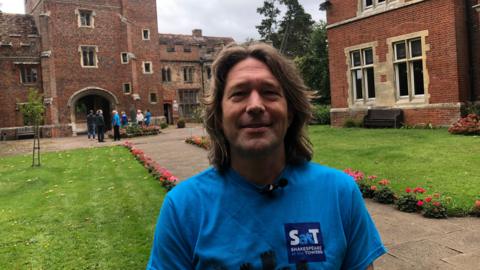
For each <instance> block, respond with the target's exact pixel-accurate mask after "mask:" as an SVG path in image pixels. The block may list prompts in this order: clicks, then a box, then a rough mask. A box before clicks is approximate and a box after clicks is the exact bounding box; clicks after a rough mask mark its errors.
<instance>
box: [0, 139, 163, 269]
mask: <svg viewBox="0 0 480 270" xmlns="http://www.w3.org/2000/svg"><path fill="white" fill-rule="evenodd" d="M30 165H31V156H30V155H29V156H15V157H8V158H0V269H144V268H145V266H146V263H147V261H148V257H149V252H150V247H151V242H152V238H153V231H154V227H155V222H156V218H157V215H158V211H159V209H160V206H161V203H162V200H163V198H164V195H165V192H164V190H163V189H162V188H161V186H160V184H159V183H158V182H157V181H155V180H154V179H153V178H152V177H151V176H150V175H149V174H148V172H147V171H146V170H145V169H144V168H143V167H142V166H141V165H140V164H139V163H138V162H137V161H136V160H135V159H134V158H133V156H132V155H131V154H130V153H129V152H128V150H127V149H125V148H122V147H104V148H95V149H83V150H75V151H68V152H56V153H45V154H42V166H41V167H39V168H31V167H30Z"/></svg>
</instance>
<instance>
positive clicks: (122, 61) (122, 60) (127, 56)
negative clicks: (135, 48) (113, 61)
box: [120, 52, 130, 64]
mask: <svg viewBox="0 0 480 270" xmlns="http://www.w3.org/2000/svg"><path fill="white" fill-rule="evenodd" d="M124 55H125V56H126V59H127V61H124V58H123V56H124ZM120 62H121V63H122V64H128V63H129V62H130V56H129V53H128V52H121V53H120Z"/></svg>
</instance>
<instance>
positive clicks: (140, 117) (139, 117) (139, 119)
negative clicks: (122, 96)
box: [136, 110, 144, 126]
mask: <svg viewBox="0 0 480 270" xmlns="http://www.w3.org/2000/svg"><path fill="white" fill-rule="evenodd" d="M136 118H137V124H138V125H139V126H141V125H143V120H144V117H143V113H142V110H137V116H136Z"/></svg>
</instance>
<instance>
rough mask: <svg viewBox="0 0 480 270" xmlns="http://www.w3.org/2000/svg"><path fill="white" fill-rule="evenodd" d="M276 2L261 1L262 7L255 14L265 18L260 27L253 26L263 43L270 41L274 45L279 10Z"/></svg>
mask: <svg viewBox="0 0 480 270" xmlns="http://www.w3.org/2000/svg"><path fill="white" fill-rule="evenodd" d="M277 2H278V1H277V0H266V1H263V6H262V7H259V8H257V13H259V14H261V15H263V16H265V18H264V19H263V20H262V22H261V23H260V25H257V26H255V27H256V28H257V30H258V33H259V34H260V37H261V38H262V39H263V40H264V41H267V40H269V41H271V42H273V43H274V44H275V43H278V34H277V25H278V22H277V17H278V15H279V14H280V9H278V7H277V6H276V3H277Z"/></svg>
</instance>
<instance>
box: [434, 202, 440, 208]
mask: <svg viewBox="0 0 480 270" xmlns="http://www.w3.org/2000/svg"><path fill="white" fill-rule="evenodd" d="M433 205H435V206H436V207H439V206H440V205H442V204H441V203H440V202H433Z"/></svg>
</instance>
